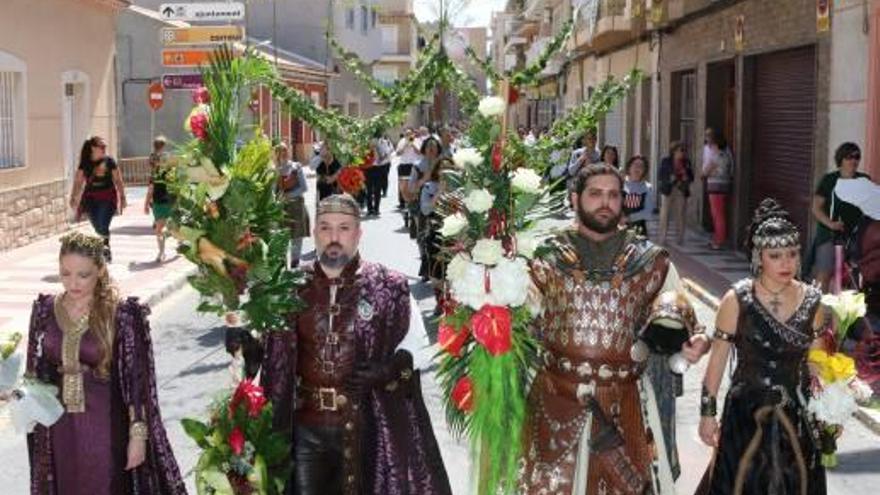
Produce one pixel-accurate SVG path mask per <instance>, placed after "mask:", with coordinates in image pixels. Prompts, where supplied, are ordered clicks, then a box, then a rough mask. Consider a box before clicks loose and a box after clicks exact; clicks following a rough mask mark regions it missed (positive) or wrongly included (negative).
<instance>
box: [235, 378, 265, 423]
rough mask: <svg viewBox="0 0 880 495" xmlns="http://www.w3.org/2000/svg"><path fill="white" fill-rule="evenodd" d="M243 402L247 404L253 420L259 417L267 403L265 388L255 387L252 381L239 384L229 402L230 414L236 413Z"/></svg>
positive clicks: (249, 414)
mask: <svg viewBox="0 0 880 495" xmlns="http://www.w3.org/2000/svg"><path fill="white" fill-rule="evenodd" d="M242 402H246V405H247V409H248V416H250V417H252V418H255V417H257V416H259V415H260V412H261V411H262V410H263V407H265V405H266V402H267V400H266V396H265V395H263V387H260V386H259V385H255V384H254V382H253V381H251V380H243V381H242V382H241V383H240V384H238V388H236V389H235V393H234V394H233V395H232V400H230V401H229V414H233V413H235V410H236V409H238V406H239V405H240V404H241V403H242Z"/></svg>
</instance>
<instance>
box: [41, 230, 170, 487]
mask: <svg viewBox="0 0 880 495" xmlns="http://www.w3.org/2000/svg"><path fill="white" fill-rule="evenodd" d="M103 250H104V242H103V240H102V239H100V238H98V237H91V236H87V235H84V234H80V233H73V234H70V235H67V236H65V237H64V238H63V239H62V241H61V254H60V274H61V282H62V284H63V285H64V292H63V293H62V294H59V295H57V296H47V295H40V296H39V297H38V298H37V300H36V301H35V302H34V307H33V312H32V313H31V324H30V333H29V341H28V356H27V373H28V374H29V375H30V376H31V377H33V378H36V379H39V380H41V381H44V382H47V383H50V384H53V385H56V386H58V388H59V390H60V399H61V403H62V405H63V406H64V409H65V413H64V415H62V416H61V418H60V419H59V420H58V421H57V422H56V423H55V424H54V425H52V426H50V427H48V428H47V427H43V426H40V425H37V426H36V427H35V429H34V431H33V433H31V434H30V435H28V454H29V458H30V464H31V494H32V495H37V494H39V495H44V494H48V495H56V494H58V495H77V494H83V495H85V494H89V495H111V494H112V495H115V494H123V493H124V494H162V495H164V494H183V493H186V488H185V487H184V484H183V481H182V479H181V477H180V470H179V469H178V467H177V463H176V461H175V459H174V454H173V453H172V452H171V446H170V445H169V443H168V439H167V437H166V435H165V428H164V427H163V426H162V418H161V417H160V415H159V403H158V399H157V397H156V382H155V371H154V369H153V351H152V345H151V343H150V334H149V331H150V327H149V322H148V321H147V314H148V313H149V310H148V309H147V308H146V306H143V305H141V304H139V303H138V302H137V300H136V299H134V298H129V299H126V300H121V299H120V298H119V296H118V294H117V291H116V289H115V287H114V286H113V284H112V281H111V280H110V277H109V274H108V272H107V265H106V261H105V258H104V256H103Z"/></svg>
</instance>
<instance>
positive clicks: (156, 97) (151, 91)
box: [147, 83, 165, 111]
mask: <svg viewBox="0 0 880 495" xmlns="http://www.w3.org/2000/svg"><path fill="white" fill-rule="evenodd" d="M163 103H165V88H163V87H162V85H161V84H159V83H153V84H150V87H149V88H147V105H149V106H150V108H151V109H153V111H156V110H158V109H160V108H162V104H163Z"/></svg>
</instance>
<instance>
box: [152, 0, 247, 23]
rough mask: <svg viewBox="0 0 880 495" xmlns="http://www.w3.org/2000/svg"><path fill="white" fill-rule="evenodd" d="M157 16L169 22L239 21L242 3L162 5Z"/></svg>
mask: <svg viewBox="0 0 880 495" xmlns="http://www.w3.org/2000/svg"><path fill="white" fill-rule="evenodd" d="M159 15H160V16H162V18H163V19H165V20H169V21H240V20H242V19H244V3H242V2H207V3H163V4H162V5H160V6H159Z"/></svg>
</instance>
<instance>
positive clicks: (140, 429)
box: [128, 421, 149, 441]
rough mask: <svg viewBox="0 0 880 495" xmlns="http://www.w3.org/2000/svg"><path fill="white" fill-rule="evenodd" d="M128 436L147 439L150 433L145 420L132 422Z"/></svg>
mask: <svg viewBox="0 0 880 495" xmlns="http://www.w3.org/2000/svg"><path fill="white" fill-rule="evenodd" d="M128 437H129V439H131V440H144V441H146V440H147V438H148V437H149V434H148V432H147V424H146V423H144V422H143V421H138V422H136V423H132V424H131V426H129V427H128Z"/></svg>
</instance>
